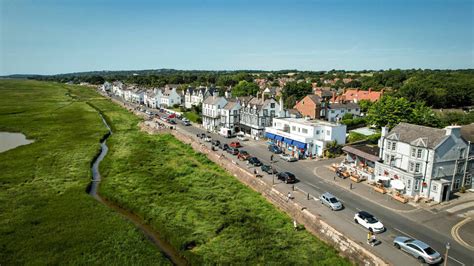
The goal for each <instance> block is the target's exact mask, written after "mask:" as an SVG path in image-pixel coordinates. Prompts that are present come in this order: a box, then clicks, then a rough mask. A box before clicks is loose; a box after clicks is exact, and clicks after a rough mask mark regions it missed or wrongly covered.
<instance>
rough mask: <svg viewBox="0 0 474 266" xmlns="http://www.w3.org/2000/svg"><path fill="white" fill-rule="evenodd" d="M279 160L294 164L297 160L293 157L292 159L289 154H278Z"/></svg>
mask: <svg viewBox="0 0 474 266" xmlns="http://www.w3.org/2000/svg"><path fill="white" fill-rule="evenodd" d="M280 158H281V159H282V160H284V161H287V162H296V161H298V159H296V158H295V157H293V156H291V155H289V154H280Z"/></svg>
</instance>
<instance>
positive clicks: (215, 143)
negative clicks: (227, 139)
mask: <svg viewBox="0 0 474 266" xmlns="http://www.w3.org/2000/svg"><path fill="white" fill-rule="evenodd" d="M211 144H212V145H213V146H219V145H221V142H220V141H218V140H213V141H212V142H211Z"/></svg>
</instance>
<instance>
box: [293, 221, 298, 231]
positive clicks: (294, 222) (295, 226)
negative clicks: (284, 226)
mask: <svg viewBox="0 0 474 266" xmlns="http://www.w3.org/2000/svg"><path fill="white" fill-rule="evenodd" d="M293 227H294V228H295V231H298V224H297V223H296V220H293Z"/></svg>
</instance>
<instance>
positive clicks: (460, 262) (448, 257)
mask: <svg viewBox="0 0 474 266" xmlns="http://www.w3.org/2000/svg"><path fill="white" fill-rule="evenodd" d="M448 258H450V259H451V260H454V261H455V262H457V263H459V264H461V265H463V266H464V265H466V264H464V263H462V262H460V261H459V260H457V259H455V258H453V257H451V256H448Z"/></svg>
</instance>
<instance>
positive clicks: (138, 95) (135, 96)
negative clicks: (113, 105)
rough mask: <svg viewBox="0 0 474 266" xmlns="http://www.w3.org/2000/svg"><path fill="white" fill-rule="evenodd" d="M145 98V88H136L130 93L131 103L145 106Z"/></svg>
mask: <svg viewBox="0 0 474 266" xmlns="http://www.w3.org/2000/svg"><path fill="white" fill-rule="evenodd" d="M144 96H145V89H143V88H134V89H132V90H131V91H130V102H132V103H138V104H143V103H144Z"/></svg>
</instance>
